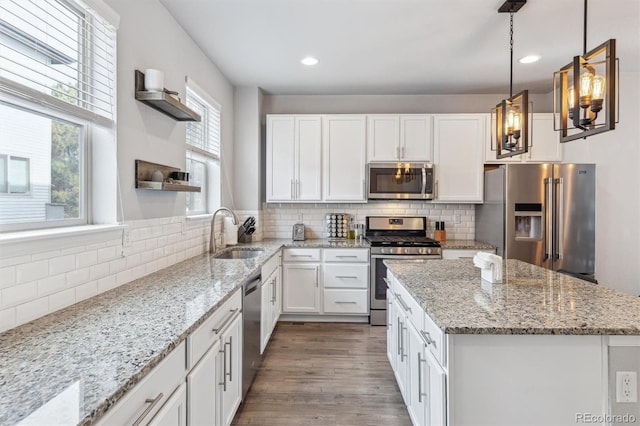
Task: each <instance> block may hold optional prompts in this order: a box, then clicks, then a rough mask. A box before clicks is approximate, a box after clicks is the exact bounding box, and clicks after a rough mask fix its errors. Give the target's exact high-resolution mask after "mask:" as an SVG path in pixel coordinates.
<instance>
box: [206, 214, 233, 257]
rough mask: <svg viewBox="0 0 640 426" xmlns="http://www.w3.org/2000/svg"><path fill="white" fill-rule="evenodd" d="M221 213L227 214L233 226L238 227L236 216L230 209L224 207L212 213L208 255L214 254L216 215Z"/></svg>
mask: <svg viewBox="0 0 640 426" xmlns="http://www.w3.org/2000/svg"><path fill="white" fill-rule="evenodd" d="M221 212H227V213H228V214H230V215H231V217H233V224H234V225H238V224H239V223H240V220H239V219H238V215H236V214H235V213H234V212H232V211H231V210H230V209H228V208H226V207H220V208H219V209H218V210H216V211H215V212H213V217H212V218H211V236H210V237H209V253H215V252H216V233H215V227H216V225H215V223H216V215H217V214H218V213H221Z"/></svg>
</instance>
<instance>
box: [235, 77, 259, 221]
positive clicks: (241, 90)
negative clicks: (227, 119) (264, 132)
mask: <svg viewBox="0 0 640 426" xmlns="http://www.w3.org/2000/svg"><path fill="white" fill-rule="evenodd" d="M234 95H235V98H234V106H235V111H234V118H235V140H234V155H235V164H234V175H233V176H234V180H233V182H236V183H238V184H237V185H234V200H233V201H234V204H233V205H232V207H233V208H236V209H240V210H260V203H261V199H260V198H261V197H260V186H261V185H260V183H261V181H262V179H263V168H262V166H261V157H260V155H261V149H260V146H261V142H260V141H261V127H260V109H261V103H262V91H261V90H260V88H258V87H236V88H235V91H234Z"/></svg>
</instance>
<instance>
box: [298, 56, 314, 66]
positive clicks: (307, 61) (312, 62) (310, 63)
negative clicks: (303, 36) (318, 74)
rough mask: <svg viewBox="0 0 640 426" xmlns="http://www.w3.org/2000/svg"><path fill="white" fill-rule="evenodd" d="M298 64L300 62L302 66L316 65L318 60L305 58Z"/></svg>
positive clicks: (309, 57) (311, 57) (310, 57)
mask: <svg viewBox="0 0 640 426" xmlns="http://www.w3.org/2000/svg"><path fill="white" fill-rule="evenodd" d="M300 62H302V63H303V64H304V65H308V66H311V65H315V64H317V63H318V59H317V58H314V57H313V56H307V57H306V58H304V59H303V60H301V61H300Z"/></svg>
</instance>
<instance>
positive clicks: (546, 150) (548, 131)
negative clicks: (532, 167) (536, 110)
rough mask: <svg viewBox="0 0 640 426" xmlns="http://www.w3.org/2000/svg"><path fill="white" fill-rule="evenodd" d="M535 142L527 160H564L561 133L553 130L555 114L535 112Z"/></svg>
mask: <svg viewBox="0 0 640 426" xmlns="http://www.w3.org/2000/svg"><path fill="white" fill-rule="evenodd" d="M532 127H533V134H532V142H533V144H532V145H531V146H530V147H529V152H528V153H527V154H525V157H526V159H527V161H533V162H538V161H539V162H548V161H562V149H561V147H560V134H559V133H558V132H556V131H555V130H553V114H552V113H548V114H533V126H532Z"/></svg>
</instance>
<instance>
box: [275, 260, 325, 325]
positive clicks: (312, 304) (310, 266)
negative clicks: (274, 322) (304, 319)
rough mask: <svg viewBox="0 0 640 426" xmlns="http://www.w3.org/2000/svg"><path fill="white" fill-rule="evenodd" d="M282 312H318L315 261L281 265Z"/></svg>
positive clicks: (316, 266) (317, 271) (316, 267)
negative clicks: (282, 274)
mask: <svg viewBox="0 0 640 426" xmlns="http://www.w3.org/2000/svg"><path fill="white" fill-rule="evenodd" d="M283 271H284V276H283V283H282V287H283V298H282V312H297V313H319V312H320V288H319V280H320V277H319V276H318V275H319V273H320V266H319V265H318V264H317V263H300V264H295V265H294V264H285V265H284V266H283Z"/></svg>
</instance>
